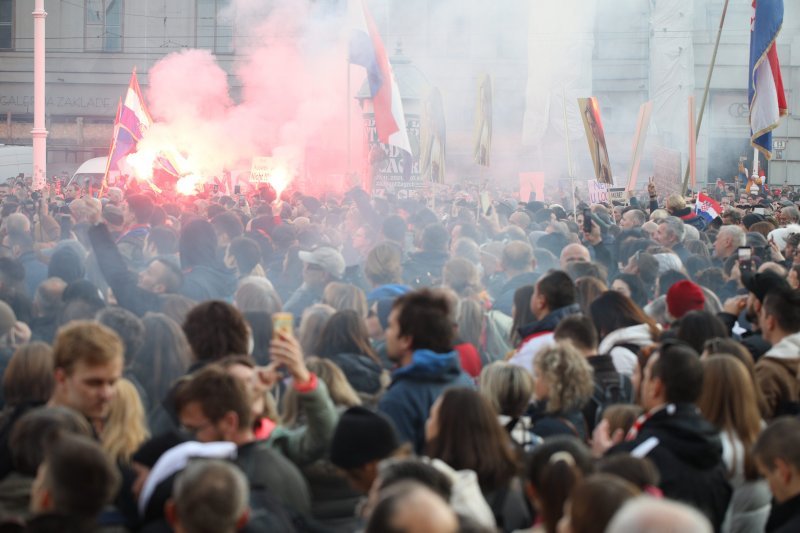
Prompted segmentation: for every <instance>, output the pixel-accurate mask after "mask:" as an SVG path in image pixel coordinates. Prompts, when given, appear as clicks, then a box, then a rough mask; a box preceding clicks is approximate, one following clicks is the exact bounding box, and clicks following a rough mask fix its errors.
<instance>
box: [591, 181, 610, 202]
mask: <svg viewBox="0 0 800 533" xmlns="http://www.w3.org/2000/svg"><path fill="white" fill-rule="evenodd" d="M603 202H608V185H606V184H605V183H600V182H599V181H597V180H589V203H590V204H599V203H603Z"/></svg>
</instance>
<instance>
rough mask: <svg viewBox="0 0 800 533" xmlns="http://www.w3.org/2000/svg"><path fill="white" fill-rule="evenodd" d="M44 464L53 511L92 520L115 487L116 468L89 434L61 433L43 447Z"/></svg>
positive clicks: (116, 478) (109, 500) (116, 489)
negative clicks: (45, 448) (44, 448)
mask: <svg viewBox="0 0 800 533" xmlns="http://www.w3.org/2000/svg"><path fill="white" fill-rule="evenodd" d="M44 464H45V465H46V468H47V470H46V476H45V481H44V483H45V486H46V487H47V488H48V489H49V491H50V494H51V496H52V499H53V511H54V512H57V513H62V514H64V515H70V516H73V517H78V518H80V519H84V520H93V519H95V518H96V517H97V515H99V514H100V511H101V510H102V509H103V507H105V506H106V504H108V503H110V502H111V501H113V500H114V498H115V497H116V495H117V491H118V490H119V486H120V481H121V480H120V474H119V471H118V470H117V468H116V467H115V466H114V464H113V463H112V462H111V460H110V459H109V458H108V456H106V453H105V452H104V451H103V449H102V448H101V447H100V445H99V444H98V443H96V442H95V441H94V440H92V439H90V438H89V437H85V436H81V435H71V434H63V435H61V436H60V437H59V438H57V439H56V440H54V441H53V442H52V443H51V444H50V446H48V447H47V450H46V452H45V459H44Z"/></svg>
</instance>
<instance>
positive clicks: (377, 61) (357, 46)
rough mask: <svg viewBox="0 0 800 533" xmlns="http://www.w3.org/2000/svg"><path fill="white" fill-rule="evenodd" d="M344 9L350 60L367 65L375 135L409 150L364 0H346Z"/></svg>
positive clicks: (383, 55)
mask: <svg viewBox="0 0 800 533" xmlns="http://www.w3.org/2000/svg"><path fill="white" fill-rule="evenodd" d="M348 11H349V16H350V24H351V25H352V27H351V31H350V43H349V45H350V46H349V56H350V62H351V63H355V64H356V65H361V66H362V67H364V68H365V69H367V81H368V83H369V92H370V97H371V98H372V107H373V111H374V113H375V126H376V128H377V130H378V139H379V140H380V141H381V142H382V143H383V144H389V145H392V146H396V147H398V148H400V149H401V150H405V151H406V152H408V153H409V154H410V153H411V144H410V143H409V140H408V132H407V131H406V118H405V115H404V114H403V102H402V100H401V99H400V90H399V89H398V88H397V82H396V81H395V79H394V74H392V67H391V65H390V64H389V58H388V56H387V55H386V49H385V48H384V47H383V41H381V36H380V34H379V33H378V29H377V27H376V26H375V21H374V20H373V19H372V16H371V15H370V14H369V11H367V6H366V4H365V3H364V0H350V1H349V3H348Z"/></svg>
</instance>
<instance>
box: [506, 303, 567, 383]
mask: <svg viewBox="0 0 800 533" xmlns="http://www.w3.org/2000/svg"><path fill="white" fill-rule="evenodd" d="M580 311H581V308H580V306H579V305H578V304H572V305H568V306H566V307H561V308H559V309H556V310H554V311H552V312H551V313H549V314H548V315H546V316H545V317H544V318H542V319H541V320H539V321H537V322H533V323H532V324H528V325H527V326H523V327H521V328H519V334H520V336H521V337H522V343H521V344H520V346H519V349H518V350H517V352H516V353H515V354H514V355H513V356H512V357H511V359H509V360H508V362H509V363H511V364H512V365H517V366H521V367H522V368H524V369H526V370H527V371H528V372H533V361H534V358H535V357H536V354H537V353H538V352H539V350H541V349H542V348H545V347H547V346H550V345H551V344H553V332H554V331H555V329H556V326H558V323H559V322H561V320H563V319H564V318H566V317H568V316H570V315H574V314H577V313H580Z"/></svg>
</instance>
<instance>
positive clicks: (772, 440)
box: [753, 416, 800, 472]
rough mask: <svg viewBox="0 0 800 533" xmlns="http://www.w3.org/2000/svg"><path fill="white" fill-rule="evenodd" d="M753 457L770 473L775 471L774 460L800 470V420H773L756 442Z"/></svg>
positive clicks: (793, 418)
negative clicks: (779, 460)
mask: <svg viewBox="0 0 800 533" xmlns="http://www.w3.org/2000/svg"><path fill="white" fill-rule="evenodd" d="M753 457H755V458H756V459H758V461H760V462H761V464H763V465H764V466H765V467H767V468H768V469H769V471H770V472H771V471H773V470H774V469H775V460H776V459H781V460H783V461H785V462H787V463H788V464H790V465H791V466H793V467H794V468H796V469H798V470H800V420H798V419H797V418H795V417H793V416H782V417H779V418H776V419H775V420H773V421H772V423H771V424H770V425H769V426H767V428H766V429H765V430H764V431H762V432H761V435H759V437H758V440H756V443H755V445H754V446H753Z"/></svg>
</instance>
